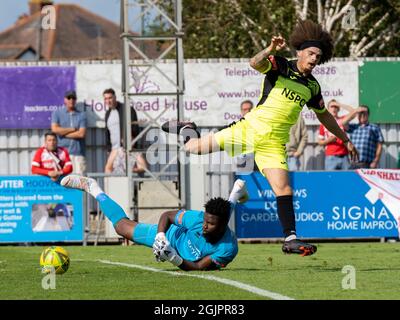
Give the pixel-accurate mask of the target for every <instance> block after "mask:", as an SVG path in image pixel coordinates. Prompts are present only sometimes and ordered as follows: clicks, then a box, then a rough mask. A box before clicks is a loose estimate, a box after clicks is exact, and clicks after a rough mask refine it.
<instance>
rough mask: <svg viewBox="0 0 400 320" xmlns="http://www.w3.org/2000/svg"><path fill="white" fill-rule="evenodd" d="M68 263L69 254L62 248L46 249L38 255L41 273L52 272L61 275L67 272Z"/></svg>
mask: <svg viewBox="0 0 400 320" xmlns="http://www.w3.org/2000/svg"><path fill="white" fill-rule="evenodd" d="M69 262H70V260H69V254H68V252H67V251H66V250H65V249H64V248H62V247H57V246H52V247H48V248H46V249H44V250H43V252H42V254H41V255H40V266H41V267H42V272H43V273H51V272H52V271H53V270H54V272H55V273H56V274H63V273H64V272H67V270H68V267H69Z"/></svg>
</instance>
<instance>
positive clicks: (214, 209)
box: [204, 197, 231, 222]
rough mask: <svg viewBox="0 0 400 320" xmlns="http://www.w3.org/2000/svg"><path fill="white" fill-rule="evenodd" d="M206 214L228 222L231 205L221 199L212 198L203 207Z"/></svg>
mask: <svg viewBox="0 0 400 320" xmlns="http://www.w3.org/2000/svg"><path fill="white" fill-rule="evenodd" d="M204 207H205V209H206V212H208V213H209V214H212V215H214V216H217V217H219V218H221V219H222V220H225V221H226V222H228V220H229V217H230V214H231V203H230V202H229V201H228V200H225V199H223V198H221V197H218V198H212V199H210V200H208V201H207V203H206V204H205V205H204Z"/></svg>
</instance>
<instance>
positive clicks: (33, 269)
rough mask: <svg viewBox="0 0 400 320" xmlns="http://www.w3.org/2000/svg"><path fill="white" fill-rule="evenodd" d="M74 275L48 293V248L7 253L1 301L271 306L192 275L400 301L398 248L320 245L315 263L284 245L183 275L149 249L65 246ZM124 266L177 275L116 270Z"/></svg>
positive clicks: (294, 291)
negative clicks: (350, 284)
mask: <svg viewBox="0 0 400 320" xmlns="http://www.w3.org/2000/svg"><path fill="white" fill-rule="evenodd" d="M63 247H64V248H65V249H67V250H68V252H69V254H70V258H71V265H70V267H69V270H68V271H67V272H66V273H65V274H63V275H57V276H56V288H55V289H54V290H51V289H48V290H45V289H43V288H42V279H43V277H44V276H45V275H44V274H42V273H41V272H40V267H39V257H40V253H41V251H42V250H43V249H44V246H33V247H21V246H19V247H18V246H1V247H0V278H1V281H0V299H141V300H155V299H160V300H174V299H183V300H190V299H199V300H203V299H207V300H210V299H215V300H233V299H239V300H241V299H245V300H247V299H251V300H258V299H269V298H268V297H267V296H262V295H259V294H256V293H254V292H249V291H246V290H243V289H241V288H238V287H234V286H231V285H228V284H223V283H219V282H216V281H214V280H212V279H211V280H210V279H203V278H199V277H188V276H179V275H177V273H178V274H190V275H200V276H213V277H218V278H224V279H230V280H234V281H236V282H239V283H240V284H243V285H245V284H246V285H250V286H252V288H254V287H255V288H258V289H262V290H266V291H268V292H272V293H276V294H280V295H283V296H286V297H289V298H292V299H400V289H399V288H400V245H399V243H321V244H318V252H317V253H316V254H315V255H313V256H309V257H300V256H298V255H284V254H282V253H281V250H280V245H279V244H240V247H239V254H238V256H237V257H236V259H235V260H234V261H233V262H232V263H231V264H229V265H228V267H227V268H226V269H225V270H223V271H211V272H189V273H187V272H184V271H179V270H178V269H177V268H175V267H174V266H172V265H171V264H169V263H167V262H165V263H157V262H155V261H154V259H153V255H152V252H151V249H149V248H146V247H143V246H98V247H93V246H89V247H81V246H63ZM99 260H109V261H112V262H121V263H126V264H132V265H136V266H143V267H145V268H157V269H161V270H165V271H169V272H173V274H171V273H165V272H164V273H163V272H161V273H160V272H154V271H152V270H147V269H140V268H137V267H132V268H130V267H127V266H121V265H110V264H105V263H102V262H100V261H99ZM346 265H350V266H353V267H354V268H355V286H356V288H355V289H343V288H342V281H343V278H344V277H346V275H347V274H346V273H343V272H342V270H343V267H344V266H346Z"/></svg>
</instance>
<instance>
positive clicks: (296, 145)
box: [286, 116, 308, 171]
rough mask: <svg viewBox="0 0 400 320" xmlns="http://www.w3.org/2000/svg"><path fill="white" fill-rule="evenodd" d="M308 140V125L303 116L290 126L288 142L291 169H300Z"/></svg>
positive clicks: (287, 148) (287, 149)
mask: <svg viewBox="0 0 400 320" xmlns="http://www.w3.org/2000/svg"><path fill="white" fill-rule="evenodd" d="M307 141H308V133H307V127H306V124H305V122H304V119H303V117H302V116H300V117H299V119H298V120H297V122H296V123H295V124H294V125H293V126H292V127H291V128H290V133H289V142H288V143H287V144H286V151H287V155H288V160H287V162H288V167H289V171H299V170H300V166H301V163H300V157H301V155H302V154H303V152H304V148H305V147H306V144H307Z"/></svg>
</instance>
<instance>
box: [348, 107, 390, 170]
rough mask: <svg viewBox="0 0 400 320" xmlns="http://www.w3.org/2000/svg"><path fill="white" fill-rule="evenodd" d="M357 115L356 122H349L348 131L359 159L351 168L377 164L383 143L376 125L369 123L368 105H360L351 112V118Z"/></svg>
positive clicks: (373, 167)
mask: <svg viewBox="0 0 400 320" xmlns="http://www.w3.org/2000/svg"><path fill="white" fill-rule="evenodd" d="M355 115H358V122H359V123H355V124H350V125H349V129H348V132H349V133H350V135H351V140H352V141H353V143H354V146H355V147H356V148H357V150H358V152H359V161H358V162H356V163H354V164H353V165H352V166H351V169H360V168H371V169H375V168H377V167H378V165H379V160H380V158H381V154H382V147H383V143H384V139H383V135H382V131H381V129H380V128H379V126H378V125H376V124H373V123H369V107H368V106H366V105H361V106H360V107H359V108H357V109H355V111H354V112H353V118H354V117H355Z"/></svg>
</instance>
